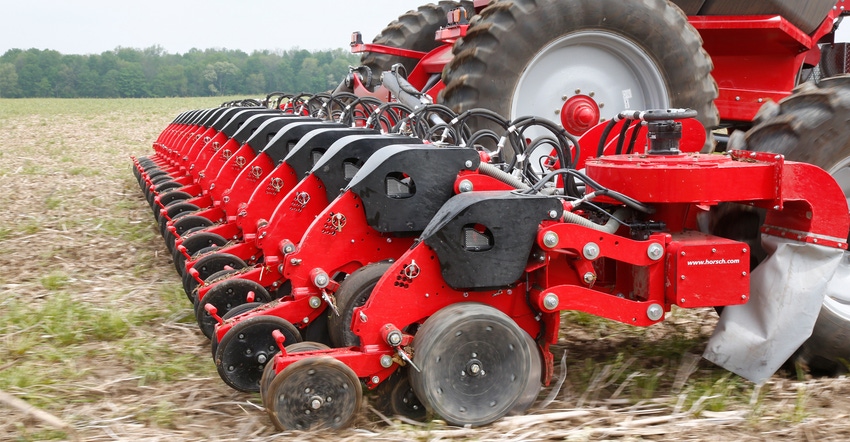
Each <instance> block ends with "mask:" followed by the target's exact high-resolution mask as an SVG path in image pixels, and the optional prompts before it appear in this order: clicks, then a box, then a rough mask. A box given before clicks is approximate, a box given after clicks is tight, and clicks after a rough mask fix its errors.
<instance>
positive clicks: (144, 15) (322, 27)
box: [0, 0, 848, 54]
mask: <svg viewBox="0 0 850 442" xmlns="http://www.w3.org/2000/svg"><path fill="white" fill-rule="evenodd" d="M430 1H436V0H430ZM428 2H429V0H241V1H236V0H168V1H166V0H130V1H126V0H2V3H3V4H2V7H0V10H2V12H3V15H2V20H0V54H3V53H5V52H6V51H7V50H9V49H12V48H19V49H29V48H37V49H53V50H57V51H59V52H61V53H63V54H100V53H101V52H104V51H110V50H113V49H115V48H116V47H118V46H122V47H132V48H139V49H143V48H147V47H150V46H153V45H160V46H162V47H163V48H164V49H165V50H166V51H167V52H170V53H175V52H176V53H185V52H187V51H188V50H189V49H191V48H198V49H208V48H227V49H241V50H243V51H245V52H248V53H250V52H251V51H254V50H263V49H269V50H275V49H291V48H293V47H296V46H297V47H300V48H302V49H308V50H317V49H332V48H344V47H347V45H348V43H349V41H350V36H351V32H352V31H361V32H362V33H363V40H364V41H366V42H370V41H372V38H374V36H375V35H376V34H377V33H378V32H380V31H381V30H382V29H383V28H384V27H385V26H386V25H387V24H388V23H389V22H391V21H392V20H394V19H396V18H397V17H398V16H399V15H401V14H403V13H404V12H406V11H408V10H410V9H416V8H417V7H418V6H420V5H422V4H425V3H428ZM843 28H847V26H844V27H842V31H847V29H843ZM842 34H845V33H844V32H842ZM842 37H843V38H841V41H847V40H848V38H847V36H846V34H845V35H842Z"/></svg>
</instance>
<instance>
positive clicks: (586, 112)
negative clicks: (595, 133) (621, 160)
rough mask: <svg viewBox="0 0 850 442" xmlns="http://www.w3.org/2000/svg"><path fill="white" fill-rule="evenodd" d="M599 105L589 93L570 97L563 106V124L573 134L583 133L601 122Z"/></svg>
mask: <svg viewBox="0 0 850 442" xmlns="http://www.w3.org/2000/svg"><path fill="white" fill-rule="evenodd" d="M599 118H600V115H599V106H598V105H597V104H596V101H594V100H593V98H590V97H589V96H587V95H576V96H574V97H570V99H569V100H567V101H566V102H565V103H564V106H563V107H562V108H561V124H562V125H564V129H566V131H567V132H569V133H571V134H573V135H581V134H583V133H585V132H587V131H588V130H590V128H591V127H593V126H596V125H597V124H599Z"/></svg>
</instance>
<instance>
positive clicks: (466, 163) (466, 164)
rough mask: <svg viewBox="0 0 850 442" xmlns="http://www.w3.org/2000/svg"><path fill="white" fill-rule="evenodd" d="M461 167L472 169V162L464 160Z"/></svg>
mask: <svg viewBox="0 0 850 442" xmlns="http://www.w3.org/2000/svg"><path fill="white" fill-rule="evenodd" d="M463 165H464V166H466V168H467V169H469V168H470V167H472V160H466V162H465V163H463Z"/></svg>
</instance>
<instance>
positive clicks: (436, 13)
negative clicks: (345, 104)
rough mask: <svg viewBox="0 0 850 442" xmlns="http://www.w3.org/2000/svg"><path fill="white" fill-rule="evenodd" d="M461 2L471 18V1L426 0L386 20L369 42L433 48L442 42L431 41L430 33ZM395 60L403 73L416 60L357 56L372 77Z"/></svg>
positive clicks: (369, 55)
mask: <svg viewBox="0 0 850 442" xmlns="http://www.w3.org/2000/svg"><path fill="white" fill-rule="evenodd" d="M461 4H462V5H463V6H464V8H466V10H467V12H468V13H469V16H470V17H472V15H473V14H474V13H475V10H474V8H473V6H472V2H471V1H463V2H460V3H458V2H454V1H441V2H439V3H437V4H433V3H429V4H427V5H424V6H420V7H419V8H418V9H417V10H415V11H408V12H406V13H404V14H402V15H401V16H400V17H399V18H398V19H396V20H393V21H392V22H390V23H389V24H388V25H387V27H386V28H384V30H383V31H381V32H380V33H379V34H378V35H377V36H375V39H374V40H372V43H375V44H381V45H386V46H392V47H395V48H403V49H410V50H414V51H422V52H429V51H431V50H434V49H436V48H437V47H439V46H440V45H441V44H442V43H440V42H438V41H436V40H434V34H435V33H436V32H437V30H439V29H440V27H443V26H446V23H447V21H446V20H447V19H446V14H447V13H448V12H449V11H451V10H452V9H454V8H456V7H458V6H459V5H461ZM396 63H401V64H402V65H404V67H405V68H406V69H407V72H410V71H412V70H413V68H414V67H415V66H416V63H417V60H416V59H413V58H407V57H399V56H397V55H389V54H378V53H373V52H366V53H364V54H363V55H362V56H361V57H360V64H362V65H364V66H368V67H369V68H370V69H371V70H372V73H373V74H374V75H375V76H378V75H380V73H381V72H383V71H386V70H389V69H390V68H391V67H392V66H393V65H394V64H396Z"/></svg>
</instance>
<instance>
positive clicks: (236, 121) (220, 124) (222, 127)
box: [213, 107, 283, 144]
mask: <svg viewBox="0 0 850 442" xmlns="http://www.w3.org/2000/svg"><path fill="white" fill-rule="evenodd" d="M236 109H238V110H237V111H236V112H235V113H233V114H229V115H230V118H228V119H227V120H224V121H222V120H221V119H219V121H216V122H215V124H213V128H214V129H215V130H217V131H219V132H221V133H223V134H224V135H226V136H227V138H232V137H233V135H235V134H236V132H238V131H239V128H240V127H241V126H242V125H243V124H244V123H245V122H246V121H247V120H248V119H249V118H251V117H253V116H255V115H276V116H277V115H283V112H282V111H277V110H274V109H257V108H244V107H243V108H239V107H237V108H236ZM239 144H242V143H239Z"/></svg>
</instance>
